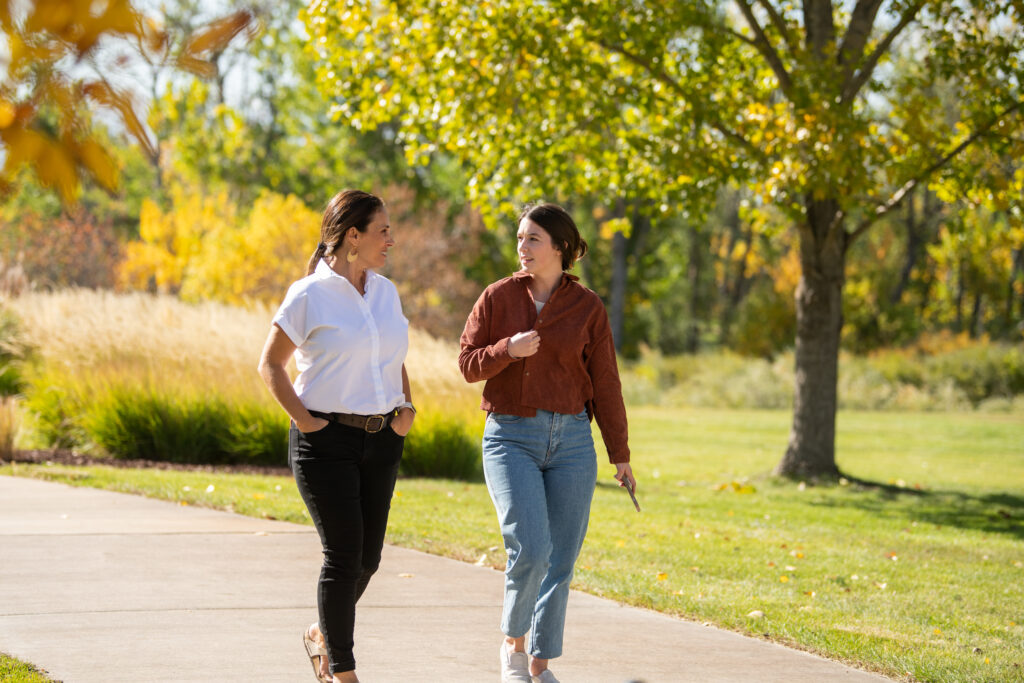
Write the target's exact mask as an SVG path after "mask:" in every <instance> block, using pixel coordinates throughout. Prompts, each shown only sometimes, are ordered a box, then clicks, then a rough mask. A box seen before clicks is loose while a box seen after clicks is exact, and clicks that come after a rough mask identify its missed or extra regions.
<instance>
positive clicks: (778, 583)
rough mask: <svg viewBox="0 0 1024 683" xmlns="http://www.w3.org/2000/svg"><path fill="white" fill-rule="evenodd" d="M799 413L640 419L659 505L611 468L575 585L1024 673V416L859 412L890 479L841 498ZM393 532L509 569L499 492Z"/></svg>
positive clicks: (153, 483)
mask: <svg viewBox="0 0 1024 683" xmlns="http://www.w3.org/2000/svg"><path fill="white" fill-rule="evenodd" d="M789 419H790V416H789V414H788V413H786V412H777V411H771V412H767V411H764V412H754V411H751V412H737V411H714V410H666V409H656V408H651V409H646V408H645V409H634V410H631V411H630V420H631V432H632V438H631V440H630V441H631V446H632V449H633V453H634V456H633V459H634V467H635V470H636V475H637V479H638V481H639V490H638V492H637V493H638V496H639V498H640V502H641V505H642V506H643V512H642V513H640V514H637V513H636V512H634V511H633V508H632V505H631V504H630V502H629V497H628V496H627V495H626V493H625V491H623V490H621V489H619V488H617V487H616V486H614V481H613V480H612V477H611V475H612V471H613V468H612V467H611V466H609V465H605V466H603V467H602V469H601V475H600V479H601V480H600V482H599V485H598V490H597V493H596V496H595V499H594V508H593V514H592V516H591V524H590V532H589V535H588V537H587V542H586V545H585V546H584V549H583V554H582V556H581V558H580V561H579V563H578V566H577V568H578V571H577V575H576V582H575V585H576V587H578V588H580V589H583V590H586V591H589V592H592V593H595V594H598V595H604V596H607V597H611V598H614V599H616V600H621V601H623V602H627V603H630V604H634V605H638V606H643V607H649V608H652V609H656V610H659V611H663V612H666V613H669V614H675V615H679V616H683V617H685V618H689V619H695V620H698V621H706V622H710V623H714V624H717V625H719V626H722V627H725V628H729V629H734V630H737V631H741V632H744V633H748V634H750V635H754V636H757V637H763V638H769V639H771V640H774V641H777V642H781V643H784V644H787V645H790V646H794V647H799V648H802V649H806V650H810V651H813V652H817V653H820V654H823V655H826V656H830V657H833V658H836V659H841V660H844V661H847V662H850V663H853V664H856V665H858V666H861V667H864V668H867V669H872V670H875V671H880V672H882V673H885V674H887V675H890V676H892V677H895V678H904V679H909V680H920V681H948V682H950V683H952V682H957V683H960V682H963V681H1017V680H1020V681H1024V421H1022V420H1021V419H1020V416H1007V415H990V414H908V413H886V414H883V413H843V414H841V415H840V416H839V421H838V422H839V439H838V454H839V456H838V457H839V464H840V467H841V468H842V469H843V470H844V472H846V473H847V474H848V475H849V476H850V477H851V478H856V479H859V480H867V481H872V482H877V483H878V485H877V486H860V485H856V484H847V485H841V486H836V487H813V486H800V485H798V484H797V483H791V482H782V481H778V480H776V479H774V478H773V477H771V476H770V475H769V472H770V470H771V468H772V467H773V466H774V465H775V464H776V463H777V461H778V460H779V459H780V457H781V454H782V451H783V449H784V447H785V443H786V438H787V434H788V427H789ZM600 457H601V458H602V461H603V460H604V455H603V454H601V456H600ZM0 473H3V474H17V475H22V476H33V477H41V478H47V479H53V480H57V481H66V482H68V483H73V484H78V485H86V486H96V487H100V488H107V489H113V490H118V491H129V492H133V493H142V494H145V495H150V496H155V497H160V498H165V499H169V500H177V501H181V502H182V503H183V504H191V505H207V506H213V507H218V508H223V509H231V510H234V511H235V512H239V513H242V514H248V515H256V516H267V517H273V518H276V519H285V520H291V521H298V522H306V521H308V517H307V516H306V514H305V510H304V508H303V506H302V502H301V500H300V499H299V497H298V494H297V493H296V490H295V486H294V484H293V483H292V482H291V480H290V479H288V478H285V477H256V476H243V475H227V474H208V473H198V472H174V471H156V470H144V471H142V470H123V469H117V468H110V467H82V468H77V467H75V468H70V467H60V466H45V465H32V466H27V465H13V466H12V465H8V466H5V467H2V468H0ZM388 540H389V541H390V542H392V543H395V544H398V545H403V546H407V547H412V548H418V549H421V550H425V551H428V552H432V553H438V554H443V555H448V556H451V557H456V558H459V559H463V560H469V561H479V560H480V559H481V558H482V557H483V556H486V557H485V558H484V560H483V561H484V562H485V563H487V564H490V565H492V566H495V567H500V566H503V564H504V552H503V550H502V549H501V547H500V543H501V539H500V537H499V535H498V532H497V525H496V522H495V519H494V513H493V510H492V508H491V503H490V499H489V498H488V495H487V491H486V489H485V487H484V485H483V484H477V483H473V484H466V483H463V482H453V481H439V480H425V479H402V480H400V481H399V482H398V486H397V489H396V493H395V499H394V501H393V506H392V516H391V523H390V527H389V536H388ZM752 615H753V616H752ZM682 646H685V645H682ZM721 656H724V657H727V656H728V653H721Z"/></svg>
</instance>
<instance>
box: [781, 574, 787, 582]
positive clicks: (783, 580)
mask: <svg viewBox="0 0 1024 683" xmlns="http://www.w3.org/2000/svg"><path fill="white" fill-rule="evenodd" d="M779 583H789V577H788V576H786V575H785V574H783V575H782V576H780V577H779Z"/></svg>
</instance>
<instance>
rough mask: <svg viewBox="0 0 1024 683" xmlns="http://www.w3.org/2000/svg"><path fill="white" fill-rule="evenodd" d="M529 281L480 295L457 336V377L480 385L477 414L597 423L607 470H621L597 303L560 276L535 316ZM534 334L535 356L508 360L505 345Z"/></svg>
mask: <svg viewBox="0 0 1024 683" xmlns="http://www.w3.org/2000/svg"><path fill="white" fill-rule="evenodd" d="M532 277H533V276H532V275H529V274H528V273H523V272H517V273H515V274H514V275H512V276H511V277H507V278H505V279H503V280H498V281H497V282H495V283H494V284H492V285H490V286H488V287H487V289H485V290H484V291H483V294H481V295H480V298H479V299H477V302H476V305H475V306H473V312H472V313H470V315H469V319H468V320H467V321H466V327H465V329H464V330H463V332H462V340H461V342H462V352H461V353H460V354H459V369H460V370H462V374H463V376H464V377H465V378H466V381H468V382H479V381H480V380H486V381H487V383H486V384H485V385H484V392H483V400H482V401H481V402H480V407H481V408H483V409H484V410H486V411H488V412H496V413H506V414H508V415H521V416H523V417H533V416H534V415H536V414H537V410H538V409H541V410H550V411H552V412H555V413H566V414H576V413H579V412H580V411H582V410H583V409H584V408H586V410H587V413H588V415H590V417H591V419H595V418H596V419H597V425H598V427H600V428H601V436H602V437H603V438H604V443H605V447H606V448H607V450H608V458H609V460H611V462H613V463H615V462H629V445H628V438H627V437H628V434H627V432H628V428H627V425H626V408H625V405H624V404H623V402H622V385H621V384H620V382H619V369H618V365H617V364H616V360H615V345H614V343H613V342H612V332H611V326H610V325H609V324H608V313H607V312H606V311H605V309H604V304H602V303H601V299H600V298H599V297H598V296H597V294H595V293H594V292H592V291H591V290H589V289H587V288H586V287H584V286H583V285H581V284H580V283H579V282H578V280H579V278H577V277H575V276H573V275H569V274H568V273H566V274H565V275H564V276H563V278H562V283H561V284H560V285H559V286H558V288H557V289H555V291H554V293H553V294H552V295H551V297H550V298H549V299H548V302H547V303H546V304H544V307H543V308H542V309H541V311H540V313H537V307H536V304H535V303H534V300H533V295H532V294H531V293H530V288H529V282H530V279H531V278H532ZM531 329H533V330H537V332H538V333H539V335H540V349H539V350H538V351H537V353H536V354H534V355H532V356H529V357H527V358H513V357H512V356H510V355H509V353H508V343H509V340H510V338H511V337H512V336H513V335H515V334H518V333H519V332H525V331H527V330H531Z"/></svg>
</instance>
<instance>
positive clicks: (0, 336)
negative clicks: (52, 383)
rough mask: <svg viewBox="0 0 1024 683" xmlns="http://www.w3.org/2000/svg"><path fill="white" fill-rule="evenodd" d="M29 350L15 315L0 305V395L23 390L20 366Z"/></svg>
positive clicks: (23, 384) (29, 347)
mask: <svg viewBox="0 0 1024 683" xmlns="http://www.w3.org/2000/svg"><path fill="white" fill-rule="evenodd" d="M31 352H32V348H31V346H30V345H29V343H28V342H27V341H26V340H25V338H24V334H23V333H22V330H21V323H20V322H19V320H18V318H17V316H15V315H14V314H13V313H11V312H10V311H8V310H7V309H5V308H2V307H0V397H3V396H14V395H16V394H20V393H21V392H22V391H23V390H24V388H25V380H24V378H23V376H22V368H23V366H24V364H25V362H26V361H27V360H28V358H29V357H30V356H31Z"/></svg>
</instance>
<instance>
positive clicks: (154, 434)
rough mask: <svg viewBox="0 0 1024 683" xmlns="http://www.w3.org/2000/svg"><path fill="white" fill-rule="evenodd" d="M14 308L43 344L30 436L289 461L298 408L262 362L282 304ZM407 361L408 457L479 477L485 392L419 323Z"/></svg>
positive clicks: (93, 295)
mask: <svg viewBox="0 0 1024 683" xmlns="http://www.w3.org/2000/svg"><path fill="white" fill-rule="evenodd" d="M11 308H12V309H13V310H14V311H15V313H16V314H17V315H18V316H19V318H20V319H21V321H22V325H23V327H24V329H25V332H26V334H27V335H28V336H29V337H30V338H31V339H32V340H33V341H34V343H36V344H37V346H38V348H39V354H38V356H39V358H38V362H36V363H35V365H34V366H33V367H32V368H30V370H29V371H28V372H27V378H28V382H29V388H28V390H27V397H26V400H25V407H26V413H27V419H26V423H27V424H26V426H27V427H28V429H27V432H28V435H27V437H26V440H27V441H26V443H27V445H30V446H36V447H58V448H73V449H75V450H79V451H84V452H88V453H90V454H92V455H106V456H110V457H115V458H126V459H148V460H166V461H172V462H183V463H206V464H252V465H285V464H286V459H287V458H286V456H287V443H288V442H287V431H288V419H287V416H286V415H285V413H284V411H283V410H282V409H281V408H280V406H278V405H277V403H276V402H275V401H274V400H273V398H272V397H271V396H270V394H269V392H268V391H267V389H266V387H265V386H264V385H263V381H262V380H261V378H260V377H259V375H258V374H257V372H256V364H257V361H258V360H259V355H260V352H261V350H262V347H263V342H264V340H265V338H266V334H267V332H268V330H269V329H270V320H271V318H272V315H273V311H272V310H270V309H268V308H266V307H258V306H257V307H253V308H249V309H245V308H239V307H232V306H226V305H223V304H216V303H202V304H186V303H182V302H180V301H178V300H176V299H174V298H173V297H169V296H153V295H148V294H139V293H133V294H113V293H110V292H94V291H89V290H68V291H63V292H55V293H30V294H26V295H24V296H22V297H19V298H17V299H14V300H12V302H11ZM406 366H407V368H408V371H409V375H410V379H411V382H412V385H413V392H414V398H415V400H416V404H417V406H418V408H419V409H420V411H421V413H422V419H421V420H420V422H419V428H418V429H417V430H415V431H414V432H413V433H412V434H410V436H409V440H408V449H409V452H410V458H409V461H408V464H407V467H409V468H410V469H411V470H413V471H415V473H416V474H417V475H419V476H448V477H469V478H473V477H476V476H477V474H476V467H475V457H470V456H471V454H472V455H473V456H475V448H473V449H471V448H470V447H469V444H470V443H474V441H475V440H477V439H478V428H477V427H476V425H475V423H474V421H473V417H475V415H474V414H473V410H472V406H473V405H474V404H475V401H476V398H475V396H474V394H473V389H472V388H471V387H468V386H467V385H466V384H465V382H464V381H463V379H462V377H461V375H460V374H459V372H458V368H457V365H456V358H455V355H454V354H453V351H452V346H451V345H450V344H448V343H443V342H440V341H438V340H435V339H433V338H432V337H430V336H429V335H427V334H425V333H422V332H420V331H418V330H411V331H410V352H409V356H408V358H407V362H406ZM293 370H294V368H293Z"/></svg>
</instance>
